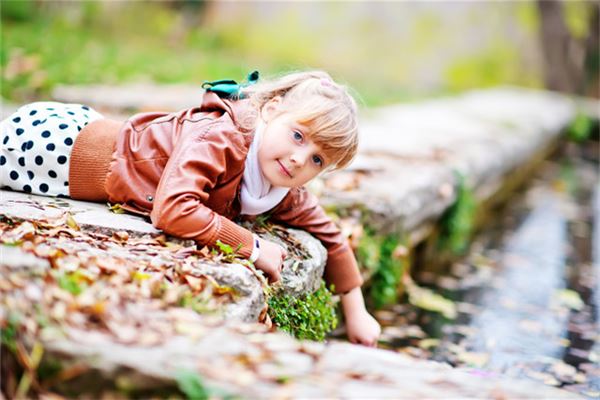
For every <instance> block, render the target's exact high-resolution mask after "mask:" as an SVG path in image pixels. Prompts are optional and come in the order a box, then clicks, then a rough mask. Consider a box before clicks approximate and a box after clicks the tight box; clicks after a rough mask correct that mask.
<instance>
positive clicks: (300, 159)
mask: <svg viewBox="0 0 600 400" xmlns="http://www.w3.org/2000/svg"><path fill="white" fill-rule="evenodd" d="M308 157H309V153H308V152H307V151H300V150H299V151H295V152H293V153H292V155H291V156H290V161H291V162H292V164H294V165H295V166H296V167H298V168H300V167H303V166H304V164H306V160H307V159H308Z"/></svg>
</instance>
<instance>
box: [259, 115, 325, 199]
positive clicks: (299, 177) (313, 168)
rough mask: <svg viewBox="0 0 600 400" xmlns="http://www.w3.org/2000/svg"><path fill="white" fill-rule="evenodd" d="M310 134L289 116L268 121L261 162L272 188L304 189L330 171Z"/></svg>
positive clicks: (260, 157) (261, 149) (264, 134)
mask: <svg viewBox="0 0 600 400" xmlns="http://www.w3.org/2000/svg"><path fill="white" fill-rule="evenodd" d="M308 134H309V131H308V128H307V127H305V126H303V125H300V124H299V123H297V122H295V121H294V120H293V119H292V118H290V117H289V115H288V114H286V113H283V114H281V115H278V116H275V117H272V118H268V119H267V121H266V127H265V130H264V132H263V138H262V141H261V143H260V148H259V149H258V162H259V165H260V168H261V170H262V173H263V175H264V176H265V178H266V179H267V180H268V181H269V182H270V183H271V185H273V186H283V187H290V188H291V187H298V186H302V185H304V184H305V183H307V182H308V181H310V180H311V179H313V178H314V177H315V176H317V175H318V174H319V173H320V172H322V171H323V170H324V169H325V168H326V167H327V165H328V163H327V159H326V157H325V155H324V154H323V152H322V150H321V148H320V147H319V146H318V145H316V144H315V143H314V142H313V141H312V140H310V139H309V137H308Z"/></svg>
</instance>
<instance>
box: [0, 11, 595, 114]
mask: <svg viewBox="0 0 600 400" xmlns="http://www.w3.org/2000/svg"><path fill="white" fill-rule="evenodd" d="M543 3H544V2H542V3H541V4H543ZM548 3H553V2H548ZM558 5H559V7H558V9H559V12H560V21H561V22H560V23H558V25H561V23H562V25H563V26H559V27H557V29H558V31H560V29H562V31H563V32H562V35H563V36H568V37H567V39H566V40H567V42H568V45H567V49H566V50H564V49H562V47H564V46H563V45H562V44H560V43H557V44H556V45H555V47H557V46H559V47H561V49H559V51H566V53H565V57H564V58H566V60H567V61H569V62H570V64H572V66H571V69H572V70H576V71H575V72H573V71H572V72H573V73H574V74H575V75H573V76H571V75H569V76H565V79H566V80H568V81H572V84H571V86H570V87H567V88H561V87H560V86H556V83H553V82H552V81H551V79H549V76H550V75H551V72H550V73H549V71H548V68H549V66H550V67H553V66H556V65H557V64H560V63H561V61H560V58H559V61H552V58H551V57H550V56H549V54H550V55H551V54H552V53H551V52H549V50H548V46H551V45H553V43H549V42H553V41H554V39H552V35H551V34H550V36H548V35H549V33H548V32H550V33H552V31H547V29H546V31H547V32H545V33H544V29H542V28H543V27H544V26H545V25H544V18H546V19H547V18H548V17H547V15H546V17H545V14H544V13H542V11H541V6H540V3H537V2H534V1H522V2H453V1H450V2H427V1H418V2H417V1H414V2H311V3H307V2H204V1H194V0H188V1H153V2H147V1H80V2H71V1H68V2H60V1H39V0H38V1H35V0H30V1H25V0H3V1H2V2H0V7H1V9H0V10H1V14H2V19H1V22H2V26H1V48H0V63H1V66H2V88H1V94H2V97H3V98H5V99H7V100H9V101H11V102H15V103H22V102H26V101H32V100H38V99H48V98H51V93H52V88H53V87H54V86H55V85H57V84H91V83H104V84H119V83H124V82H158V83H189V84H192V85H193V84H196V85H200V84H201V83H202V82H203V81H204V80H215V79H221V78H234V79H243V78H244V77H245V76H246V74H247V73H248V72H249V71H251V70H253V69H258V70H260V71H261V72H262V73H263V75H267V76H268V75H273V74H280V73H283V72H286V71H290V70H295V69H307V68H319V69H324V70H326V71H328V72H330V73H331V74H332V75H333V77H334V78H336V79H338V80H340V81H342V82H344V83H347V84H349V85H350V86H352V87H353V88H354V89H355V90H356V91H357V93H358V95H359V97H360V98H361V100H362V103H363V104H364V105H367V106H378V105H384V104H389V103H394V102H399V101H404V100H409V99H417V98H422V97H431V96H439V95H444V94H448V93H456V92H460V91H464V90H468V89H472V88H482V87H489V86H495V85H500V84H511V85H520V86H527V87H536V88H540V87H550V88H552V89H558V90H565V91H571V92H576V93H579V94H585V95H590V96H598V93H597V92H598V89H597V85H598V81H597V76H598V61H597V58H598V52H597V50H596V53H595V55H590V54H589V53H590V51H586V49H587V48H589V46H590V42H593V40H596V44H597V35H598V31H597V29H594V25H593V24H594V23H595V22H594V17H595V18H596V19H597V13H598V11H597V9H598V2H590V1H572V2H564V3H558ZM553 24H554V25H557V23H556V21H554V22H553ZM546 26H547V24H546ZM558 31H557V30H556V29H555V33H556V32H558ZM559 33H560V32H559ZM594 35H595V36H594ZM586 46H588V47H586ZM591 46H594V43H592V44H591ZM596 47H597V45H596ZM590 60H591V61H590ZM558 73H559V74H563V75H565V74H567V75H568V74H569V73H565V72H560V71H559V72H558ZM561 76H562V75H561ZM573 82H574V83H573ZM553 85H554V87H553Z"/></svg>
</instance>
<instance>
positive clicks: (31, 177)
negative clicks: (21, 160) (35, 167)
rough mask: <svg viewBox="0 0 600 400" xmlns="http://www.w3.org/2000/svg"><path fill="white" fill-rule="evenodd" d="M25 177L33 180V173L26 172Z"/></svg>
mask: <svg viewBox="0 0 600 400" xmlns="http://www.w3.org/2000/svg"><path fill="white" fill-rule="evenodd" d="M27 176H28V177H29V179H33V177H34V176H35V175H34V174H33V171H27Z"/></svg>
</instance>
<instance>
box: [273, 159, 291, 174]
mask: <svg viewBox="0 0 600 400" xmlns="http://www.w3.org/2000/svg"><path fill="white" fill-rule="evenodd" d="M277 163H278V164H279V168H280V169H281V172H282V173H283V174H285V175H287V176H288V177H289V178H291V177H292V174H290V171H288V170H287V168H286V167H284V166H283V164H282V163H281V161H279V160H277Z"/></svg>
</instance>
